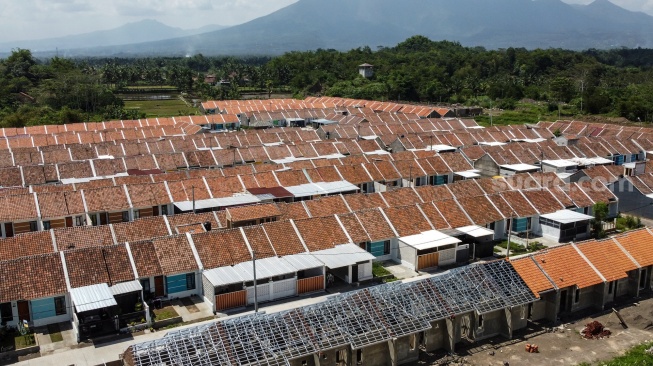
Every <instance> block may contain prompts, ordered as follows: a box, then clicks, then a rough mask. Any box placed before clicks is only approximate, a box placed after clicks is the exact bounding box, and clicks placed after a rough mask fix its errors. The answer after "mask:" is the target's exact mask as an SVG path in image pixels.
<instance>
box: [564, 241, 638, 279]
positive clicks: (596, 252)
mask: <svg viewBox="0 0 653 366" xmlns="http://www.w3.org/2000/svg"><path fill="white" fill-rule="evenodd" d="M576 247H577V248H578V249H579V250H580V251H581V253H583V255H585V257H586V258H587V259H588V260H589V261H590V263H592V265H594V267H595V268H596V269H597V270H598V271H599V272H600V273H601V275H603V277H604V278H605V279H606V281H608V282H610V281H616V280H618V279H621V278H627V277H628V273H627V272H628V271H632V270H635V269H637V265H636V264H635V263H633V261H632V260H630V258H628V256H627V255H626V254H625V253H624V252H623V251H622V250H621V249H620V248H619V246H617V244H616V243H615V242H614V240H612V239H606V240H600V241H596V240H592V241H588V242H584V243H578V244H576ZM608 253H609V255H606V254H608Z"/></svg>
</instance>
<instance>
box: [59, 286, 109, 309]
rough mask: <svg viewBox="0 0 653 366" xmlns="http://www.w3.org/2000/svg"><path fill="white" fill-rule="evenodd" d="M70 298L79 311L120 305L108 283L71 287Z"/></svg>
mask: <svg viewBox="0 0 653 366" xmlns="http://www.w3.org/2000/svg"><path fill="white" fill-rule="evenodd" d="M70 298H71V299H72V301H73V304H74V305H75V309H76V310H77V312H78V313H83V312H85V311H90V310H96V309H102V308H108V307H110V306H116V305H118V303H117V302H116V299H114V298H113V294H112V293H111V289H110V288H109V285H107V284H106V283H99V284H96V285H90V286H84V287H78V288H74V289H71V290H70Z"/></svg>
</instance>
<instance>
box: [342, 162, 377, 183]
mask: <svg viewBox="0 0 653 366" xmlns="http://www.w3.org/2000/svg"><path fill="white" fill-rule="evenodd" d="M337 169H338V172H340V175H342V177H343V178H344V180H346V181H347V182H349V183H352V184H362V183H367V182H372V181H373V179H372V177H371V176H370V175H369V174H368V173H367V171H366V170H365V168H363V166H362V165H341V166H338V167H337Z"/></svg>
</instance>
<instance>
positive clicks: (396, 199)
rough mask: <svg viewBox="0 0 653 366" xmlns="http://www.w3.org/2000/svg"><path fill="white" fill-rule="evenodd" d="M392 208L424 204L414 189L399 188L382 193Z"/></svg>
mask: <svg viewBox="0 0 653 366" xmlns="http://www.w3.org/2000/svg"><path fill="white" fill-rule="evenodd" d="M381 195H382V196H383V198H384V199H385V201H386V202H387V203H388V205H389V206H390V207H393V206H406V205H413V204H417V203H422V200H421V199H420V197H419V195H417V193H415V191H414V190H413V189H412V188H399V189H395V190H392V191H387V192H383V193H381Z"/></svg>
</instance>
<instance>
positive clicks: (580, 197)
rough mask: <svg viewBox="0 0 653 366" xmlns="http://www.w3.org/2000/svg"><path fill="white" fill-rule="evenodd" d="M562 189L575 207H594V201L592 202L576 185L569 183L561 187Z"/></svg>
mask: <svg viewBox="0 0 653 366" xmlns="http://www.w3.org/2000/svg"><path fill="white" fill-rule="evenodd" d="M565 188H566V189H565ZM563 189H565V193H567V195H568V196H569V197H570V198H571V199H572V200H573V201H574V204H575V205H576V207H590V206H593V205H594V201H592V199H591V198H590V197H589V196H588V195H587V194H586V193H585V192H584V190H583V189H581V188H580V186H579V185H578V184H577V183H571V184H570V185H568V186H565V187H563Z"/></svg>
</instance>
